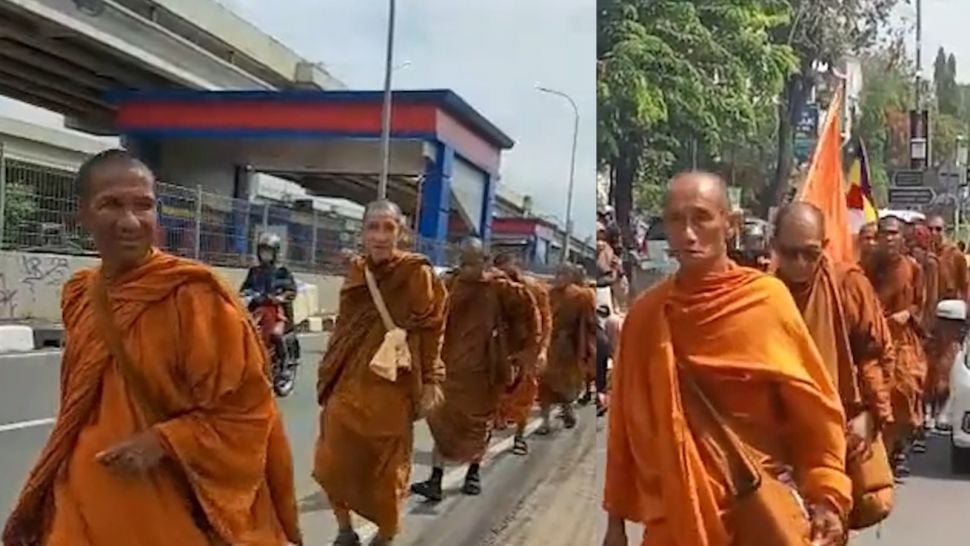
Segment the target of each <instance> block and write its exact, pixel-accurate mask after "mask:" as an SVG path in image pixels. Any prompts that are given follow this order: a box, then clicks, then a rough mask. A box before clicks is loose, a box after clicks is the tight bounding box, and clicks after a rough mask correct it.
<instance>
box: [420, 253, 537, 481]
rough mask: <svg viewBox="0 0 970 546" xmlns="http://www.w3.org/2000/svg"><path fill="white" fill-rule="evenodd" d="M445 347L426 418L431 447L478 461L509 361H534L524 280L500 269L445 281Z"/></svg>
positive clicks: (531, 310) (533, 318) (532, 315)
mask: <svg viewBox="0 0 970 546" xmlns="http://www.w3.org/2000/svg"><path fill="white" fill-rule="evenodd" d="M446 322H447V326H446V328H445V337H444V347H443V349H442V352H441V356H442V360H444V362H445V370H446V375H445V384H444V395H445V401H444V404H442V405H441V407H439V408H437V409H436V410H435V411H433V412H432V413H431V414H430V415H428V417H427V422H428V427H429V428H430V429H431V435H432V436H433V437H434V440H435V448H436V449H437V450H438V452H439V453H440V454H441V455H442V456H443V457H444V458H445V459H447V460H450V461H457V462H463V463H468V462H477V461H480V460H481V458H482V456H483V455H484V454H485V449H486V448H487V447H488V440H489V436H490V433H491V428H492V424H493V422H494V420H495V415H496V411H497V410H498V404H499V399H500V398H501V395H502V393H504V392H505V389H506V388H507V386H508V385H509V383H510V381H511V379H512V377H513V374H514V370H513V365H514V364H515V363H517V362H528V361H534V360H535V354H536V347H538V344H539V337H538V336H539V323H538V315H537V314H536V311H535V303H534V301H533V298H532V296H531V295H530V294H529V291H528V290H527V289H526V288H525V286H524V285H522V284H519V283H516V282H513V281H512V280H511V279H509V278H508V277H506V276H505V275H504V274H503V273H500V272H486V273H485V274H484V276H483V277H482V278H480V279H475V280H468V279H463V278H461V277H460V276H455V277H454V278H453V279H452V280H451V281H450V282H449V283H448V319H447V321H446Z"/></svg>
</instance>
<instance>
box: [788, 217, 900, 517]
mask: <svg viewBox="0 0 970 546" xmlns="http://www.w3.org/2000/svg"><path fill="white" fill-rule="evenodd" d="M774 234H775V236H774V240H773V245H774V249H775V255H776V256H777V263H778V271H777V275H778V277H779V278H780V279H781V280H782V282H784V283H785V285H786V286H787V287H788V289H789V291H791V294H792V296H793V298H794V300H795V305H796V306H798V310H799V311H801V314H802V318H804V319H805V324H806V326H808V331H809V333H810V334H811V335H812V339H814V340H815V345H816V347H818V349H819V352H820V353H821V355H822V361H823V362H824V363H825V364H826V367H827V368H828V372H829V377H830V378H831V379H832V381H833V383H834V384H835V387H836V391H837V392H838V393H839V398H840V399H841V401H842V407H843V409H844V410H845V413H846V417H847V418H848V423H847V426H846V440H847V443H848V450H849V451H848V455H847V463H846V464H847V468H848V469H849V475H850V477H851V478H853V491H854V496H855V497H856V498H855V502H854V503H853V505H854V510H853V515H857V516H858V517H857V518H850V520H855V522H856V525H854V527H853V528H863V527H869V526H871V525H874V524H876V523H878V522H879V521H881V520H882V519H884V518H885V517H886V516H888V515H889V511H888V510H889V508H890V507H891V506H892V502H891V500H892V496H891V494H892V491H891V489H892V486H893V481H892V474H891V472H890V467H889V461H888V459H887V456H886V450H885V448H884V447H883V445H882V440H881V438H880V432H881V431H882V429H883V428H884V427H885V426H886V424H887V423H889V422H891V421H892V415H893V414H892V405H891V403H890V398H889V385H888V384H887V382H886V378H888V377H889V372H891V370H892V367H893V361H894V359H895V356H896V355H895V350H894V348H893V346H892V340H891V339H890V337H889V336H888V327H886V326H885V325H884V324H883V322H884V321H885V318H883V316H882V307H881V306H880V304H879V299H878V297H877V296H876V293H875V291H874V290H873V288H872V285H871V284H870V283H869V280H868V279H867V278H866V275H865V273H864V272H863V271H862V269H861V268H860V267H859V266H858V265H856V264H853V263H833V262H832V260H831V259H830V258H829V257H828V256H826V255H825V247H826V246H827V244H828V240H827V239H826V238H825V217H824V216H823V214H822V211H821V210H819V209H818V208H816V207H815V206H814V205H811V204H809V203H805V202H795V203H792V204H790V205H787V206H786V207H783V208H782V209H781V210H779V211H778V214H777V216H776V217H775V229H774ZM863 469H865V470H866V471H868V472H866V471H864V470H863ZM879 473H881V474H882V475H876V474H879ZM886 489H889V491H885V490H886ZM871 494H882V496H883V499H884V500H885V498H886V497H887V496H888V497H889V498H888V501H889V502H883V503H882V504H881V505H878V506H873V504H878V503H870V502H867V500H868V499H869V498H870V497H867V495H871Z"/></svg>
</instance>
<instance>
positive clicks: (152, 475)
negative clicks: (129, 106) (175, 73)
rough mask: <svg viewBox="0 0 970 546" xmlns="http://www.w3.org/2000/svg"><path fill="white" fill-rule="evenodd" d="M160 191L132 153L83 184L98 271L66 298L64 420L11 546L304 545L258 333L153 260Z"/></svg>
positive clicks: (187, 272) (77, 282)
mask: <svg viewBox="0 0 970 546" xmlns="http://www.w3.org/2000/svg"><path fill="white" fill-rule="evenodd" d="M154 186H155V181H154V176H153V175H152V173H151V172H150V171H149V170H148V168H147V167H145V165H144V164H142V163H141V162H140V161H138V160H137V159H134V158H133V157H132V156H130V155H129V154H128V153H127V152H125V151H122V150H109V151H106V152H103V153H101V154H98V155H97V156H95V157H93V158H91V159H90V160H88V161H87V162H86V163H85V164H84V165H83V166H82V167H81V169H80V171H79V173H78V178H77V192H78V196H79V202H80V207H79V208H80V218H81V222H82V224H83V226H84V227H85V228H86V229H87V230H88V231H89V232H90V233H92V235H93V237H94V241H95V244H96V246H97V249H98V253H99V255H100V256H101V265H100V267H98V268H95V269H90V270H83V271H80V272H78V273H77V274H75V275H74V276H73V277H72V278H71V279H70V280H69V281H68V282H67V284H66V285H65V286H64V289H63V295H62V306H61V307H62V312H63V320H64V326H65V330H66V334H67V336H66V337H67V340H68V344H67V347H66V349H65V353H64V360H63V364H62V367H61V399H60V402H61V403H60V410H59V411H58V415H57V421H56V423H55V425H54V429H53V431H52V432H51V436H50V438H49V440H48V442H47V445H46V446H45V447H44V449H43V451H42V452H41V454H40V458H39V460H38V462H37V464H36V465H35V466H34V469H33V470H32V471H31V473H30V475H29V477H28V478H27V483H26V485H25V486H24V489H23V492H22V493H21V495H20V499H19V500H18V502H17V505H16V507H15V508H14V511H13V513H12V514H11V515H10V518H9V519H8V521H7V525H6V528H5V529H4V532H3V540H2V543H3V545H4V546H132V545H135V544H137V545H139V546H170V545H173V544H178V545H180V546H183V545H184V546H211V545H217V544H218V545H221V544H252V545H260V546H281V545H284V544H287V543H290V542H292V543H297V544H299V543H300V542H301V538H300V532H299V529H298V526H297V521H298V514H297V507H296V498H295V493H294V489H293V470H292V462H291V458H290V452H289V446H288V444H287V440H286V437H285V434H284V432H283V428H282V422H281V420H280V415H279V412H278V410H277V407H276V403H275V401H274V398H273V393H272V391H271V389H270V384H269V380H268V378H267V377H266V374H265V366H266V356H265V351H264V349H263V347H262V345H261V343H260V339H259V336H258V334H257V333H256V331H255V330H254V328H253V326H252V324H251V321H250V320H249V319H248V318H247V316H246V314H245V311H244V310H243V309H242V308H241V307H240V304H239V302H238V298H237V296H236V295H235V293H233V292H232V291H231V290H230V289H228V288H227V287H226V286H225V285H224V284H223V283H222V282H221V281H220V280H219V279H218V277H217V275H216V273H215V272H213V271H212V270H211V269H210V268H208V267H206V266H204V265H202V264H198V263H196V262H192V261H189V260H185V259H182V258H176V257H174V256H170V255H167V254H164V253H162V252H159V251H157V250H155V249H153V248H152V243H153V239H154V233H155V229H156V226H157V216H156V201H155V192H154Z"/></svg>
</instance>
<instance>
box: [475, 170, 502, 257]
mask: <svg viewBox="0 0 970 546" xmlns="http://www.w3.org/2000/svg"><path fill="white" fill-rule="evenodd" d="M484 178H485V180H484V183H483V184H482V193H483V195H482V197H483V199H482V211H481V214H482V223H481V226H482V230H481V233H479V237H481V239H482V242H483V243H484V244H485V248H488V247H489V246H490V245H491V241H492V216H493V215H494V214H495V192H496V190H497V189H498V175H496V174H494V173H485V175H484Z"/></svg>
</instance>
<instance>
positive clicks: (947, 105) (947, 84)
mask: <svg viewBox="0 0 970 546" xmlns="http://www.w3.org/2000/svg"><path fill="white" fill-rule="evenodd" d="M956 79H957V59H956V57H955V56H954V55H953V54H952V53H951V54H950V55H949V56H947V54H946V51H944V50H943V48H942V47H941V48H940V49H939V50H938V51H937V52H936V60H935V61H934V62H933V89H934V91H935V92H936V106H937V108H938V110H939V112H940V113H941V114H944V115H947V116H958V115H959V114H960V90H959V89H958V87H957V81H956Z"/></svg>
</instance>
